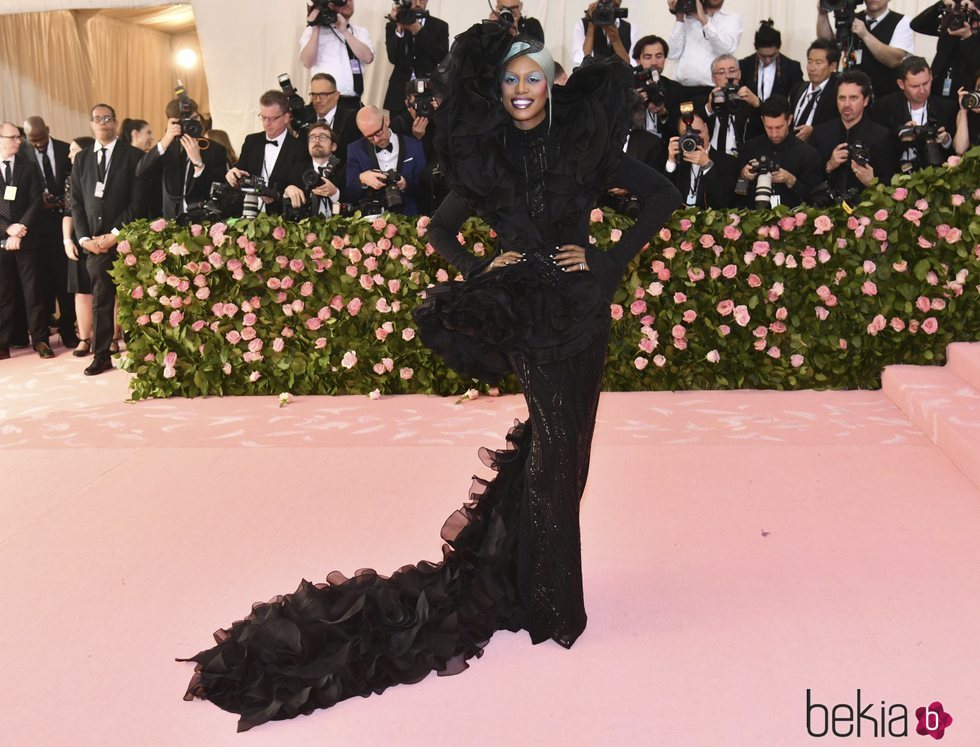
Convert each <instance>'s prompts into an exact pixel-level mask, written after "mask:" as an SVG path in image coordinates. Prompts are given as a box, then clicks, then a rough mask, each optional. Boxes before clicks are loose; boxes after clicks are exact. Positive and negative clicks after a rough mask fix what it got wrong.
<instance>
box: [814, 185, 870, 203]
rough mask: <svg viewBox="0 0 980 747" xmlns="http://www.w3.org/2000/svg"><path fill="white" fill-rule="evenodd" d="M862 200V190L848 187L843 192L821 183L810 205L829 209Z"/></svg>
mask: <svg viewBox="0 0 980 747" xmlns="http://www.w3.org/2000/svg"><path fill="white" fill-rule="evenodd" d="M860 199H861V190H860V189H858V188H857V187H848V188H847V189H845V190H844V191H842V192H839V191H837V190H835V189H833V188H832V187H831V186H830V184H828V183H827V182H820V184H818V185H817V186H816V187H814V188H813V192H812V193H811V195H810V200H809V203H810V204H811V205H813V207H817V208H829V207H834V206H835V205H843V204H845V203H848V204H850V205H854V204H856V203H857V202H858V201H859V200H860Z"/></svg>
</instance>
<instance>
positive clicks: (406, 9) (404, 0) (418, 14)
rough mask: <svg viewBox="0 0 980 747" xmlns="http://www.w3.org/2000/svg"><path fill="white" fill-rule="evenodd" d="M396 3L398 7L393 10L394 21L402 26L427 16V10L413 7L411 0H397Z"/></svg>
mask: <svg viewBox="0 0 980 747" xmlns="http://www.w3.org/2000/svg"><path fill="white" fill-rule="evenodd" d="M396 5H397V6H398V8H397V9H396V10H395V23H400V24H401V25H402V26H411V25H413V24H415V23H416V22H418V21H421V20H422V19H423V18H428V17H429V11H427V10H415V9H413V8H412V0H398V2H397V3H396Z"/></svg>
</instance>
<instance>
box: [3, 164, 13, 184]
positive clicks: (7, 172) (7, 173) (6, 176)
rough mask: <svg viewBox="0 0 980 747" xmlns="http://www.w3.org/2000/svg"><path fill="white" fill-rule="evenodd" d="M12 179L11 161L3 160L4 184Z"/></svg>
mask: <svg viewBox="0 0 980 747" xmlns="http://www.w3.org/2000/svg"><path fill="white" fill-rule="evenodd" d="M11 179H12V176H11V173H10V161H4V162H3V185H4V186H5V187H6V186H7V185H8V184H10V181H11Z"/></svg>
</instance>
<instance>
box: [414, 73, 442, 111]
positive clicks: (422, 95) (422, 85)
mask: <svg viewBox="0 0 980 747" xmlns="http://www.w3.org/2000/svg"><path fill="white" fill-rule="evenodd" d="M412 87H413V88H414V89H415V92H414V93H413V94H412V96H413V101H414V108H415V114H416V116H419V117H431V116H432V115H433V114H435V111H436V100H435V94H433V92H432V82H431V81H430V80H429V79H428V78H416V79H415V80H413V81H412Z"/></svg>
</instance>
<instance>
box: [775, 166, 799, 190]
mask: <svg viewBox="0 0 980 747" xmlns="http://www.w3.org/2000/svg"><path fill="white" fill-rule="evenodd" d="M772 181H773V184H785V185H786V186H787V187H789V188H790V189H793V187H795V186H796V177H795V176H794V175H793V174H791V173H789V172H788V171H787V170H786V169H783V168H778V169H776V170H775V171H773V172H772Z"/></svg>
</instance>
